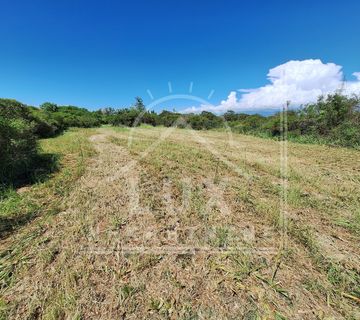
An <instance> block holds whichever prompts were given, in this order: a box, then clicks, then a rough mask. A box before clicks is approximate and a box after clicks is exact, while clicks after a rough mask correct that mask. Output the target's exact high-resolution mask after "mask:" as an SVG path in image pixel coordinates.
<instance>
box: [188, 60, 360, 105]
mask: <svg viewBox="0 0 360 320" xmlns="http://www.w3.org/2000/svg"><path fill="white" fill-rule="evenodd" d="M353 76H354V77H355V78H356V79H357V80H356V81H347V82H344V81H343V78H344V75H343V72H342V67H341V66H339V65H336V64H334V63H322V62H321V60H319V59H316V60H313V59H309V60H302V61H288V62H286V63H284V64H282V65H279V66H277V67H275V68H273V69H270V71H269V73H268V74H267V78H268V80H269V81H270V83H269V84H267V85H265V86H263V87H260V88H256V89H241V90H238V91H239V92H240V93H241V95H240V97H239V98H238V96H237V92H235V91H232V92H230V94H229V96H228V98H227V99H226V100H223V101H221V103H220V104H219V105H216V106H213V105H201V106H199V107H191V108H187V109H185V110H184V112H201V111H204V110H207V111H212V112H224V111H226V110H236V111H257V110H278V109H279V108H280V107H281V106H283V105H284V104H285V103H286V101H290V102H291V105H292V106H300V105H303V104H307V103H310V102H314V101H316V100H317V98H318V97H319V96H320V95H322V94H328V93H332V92H335V91H336V90H338V89H340V88H343V89H344V93H345V94H348V95H351V94H360V72H355V73H353Z"/></svg>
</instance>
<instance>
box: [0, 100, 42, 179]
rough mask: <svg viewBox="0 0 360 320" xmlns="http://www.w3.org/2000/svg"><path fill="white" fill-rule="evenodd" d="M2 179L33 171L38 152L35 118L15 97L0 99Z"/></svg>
mask: <svg viewBox="0 0 360 320" xmlns="http://www.w3.org/2000/svg"><path fill="white" fill-rule="evenodd" d="M0 150H1V153H0V183H1V184H6V183H10V182H12V181H14V180H15V179H19V178H23V177H26V176H28V175H29V174H30V171H31V167H32V165H33V162H34V160H35V158H36V155H37V144H36V136H35V134H34V122H32V117H31V114H30V112H29V110H28V109H27V108H26V107H25V106H24V105H22V104H21V103H19V102H17V101H15V100H8V99H0Z"/></svg>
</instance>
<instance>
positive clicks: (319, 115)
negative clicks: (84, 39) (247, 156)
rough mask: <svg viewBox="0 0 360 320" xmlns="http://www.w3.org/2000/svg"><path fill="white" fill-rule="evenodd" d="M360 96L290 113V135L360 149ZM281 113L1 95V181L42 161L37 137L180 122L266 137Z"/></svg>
mask: <svg viewBox="0 0 360 320" xmlns="http://www.w3.org/2000/svg"><path fill="white" fill-rule="evenodd" d="M359 105H360V100H359V98H358V97H355V96H354V97H347V96H344V95H342V94H341V93H335V94H330V95H327V96H321V97H319V99H318V101H317V102H316V103H312V104H308V105H306V106H304V107H302V108H300V109H297V110H288V111H286V116H287V117H286V118H287V127H288V138H289V139H290V140H295V141H299V142H308V143H309V142H310V143H319V142H320V143H326V144H332V145H339V146H346V147H355V148H359V147H360V108H359ZM280 118H281V113H280V112H278V113H275V114H273V115H270V116H263V115H260V114H252V115H249V114H245V113H236V112H234V111H227V112H225V113H224V114H223V115H216V114H213V113H211V112H208V111H203V112H201V113H200V114H182V113H178V112H175V111H166V110H164V111H162V112H160V113H156V112H154V111H149V110H146V107H145V105H144V103H143V100H142V99H141V98H139V97H137V98H136V99H135V103H134V105H133V106H131V107H128V108H119V109H115V108H111V107H108V108H103V109H100V110H97V111H89V110H87V109H85V108H79V107H76V106H59V105H57V104H55V103H50V102H46V103H43V104H42V105H41V106H40V108H35V107H32V106H27V105H25V104H23V103H21V102H18V101H16V100H12V99H0V184H2V183H7V182H9V181H10V182H11V181H14V179H17V178H18V177H19V176H20V177H22V176H25V177H26V176H27V175H28V174H29V172H31V170H32V168H33V163H36V162H38V161H39V159H38V156H39V152H38V151H39V150H38V144H37V139H39V138H50V137H53V136H55V135H58V134H61V133H62V132H63V131H64V130H66V129H68V128H70V127H82V128H90V127H98V126H101V125H105V124H107V125H113V126H126V127H132V126H139V125H141V124H146V125H151V126H164V127H170V126H177V127H179V128H192V129H195V130H209V129H216V130H221V129H223V128H224V127H228V128H230V129H231V130H232V131H233V132H237V133H243V134H252V135H257V136H262V137H271V138H278V137H280V135H281V130H282V128H281V125H280V124H281V121H280Z"/></svg>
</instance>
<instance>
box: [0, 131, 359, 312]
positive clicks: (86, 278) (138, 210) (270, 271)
mask: <svg viewBox="0 0 360 320" xmlns="http://www.w3.org/2000/svg"><path fill="white" fill-rule="evenodd" d="M89 138H90V140H89ZM42 147H43V150H44V152H47V153H53V154H59V155H61V156H60V159H61V160H60V168H59V171H58V172H57V173H54V174H53V175H52V177H50V179H48V180H46V181H44V182H39V183H38V184H36V185H33V186H31V187H29V188H28V189H26V190H25V191H24V192H20V194H19V193H18V192H15V191H12V192H11V193H9V195H8V197H7V198H4V199H3V200H2V202H1V203H0V206H1V207H0V208H2V209H1V212H2V213H1V214H3V216H4V217H8V218H10V217H11V219H13V218H14V217H17V216H19V215H20V216H22V215H23V216H26V217H28V218H27V219H28V220H27V223H22V226H21V227H20V226H14V227H12V228H10V229H9V230H7V232H6V233H5V234H4V238H3V240H2V243H1V249H2V254H1V270H0V271H1V273H0V276H1V281H2V282H1V288H2V289H1V293H2V296H3V298H2V303H1V305H0V308H2V309H1V310H2V317H3V318H16V317H17V318H31V319H94V318H103V319H114V318H125V319H145V318H146V319H295V318H298V319H333V318H340V319H341V318H344V319H357V318H358V316H359V309H358V306H359V298H360V293H359V284H360V280H359V254H360V252H359V234H360V233H359V226H360V221H359V215H360V211H359V207H360V196H359V195H360V193H359V191H360V187H359V186H360V164H359V155H360V153H359V151H356V150H349V149H343V148H330V147H324V146H316V145H301V144H295V143H289V144H288V166H287V176H286V177H283V176H282V171H281V168H280V163H281V161H280V160H281V159H280V144H279V143H278V142H276V141H271V140H265V139H261V138H256V137H250V136H243V135H238V134H230V133H224V132H216V131H192V130H187V129H186V130H185V129H173V128H170V129H167V128H150V127H146V128H136V129H128V128H109V127H107V128H101V129H97V130H90V129H89V130H75V131H70V132H67V133H66V134H65V135H64V136H60V137H58V138H55V139H48V140H44V141H42ZM284 178H285V179H284ZM284 182H286V185H284ZM284 188H285V189H284ZM284 192H285V195H286V198H284V197H283V195H284ZM4 208H5V209H4ZM13 220H14V219H13Z"/></svg>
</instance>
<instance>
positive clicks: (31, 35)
mask: <svg viewBox="0 0 360 320" xmlns="http://www.w3.org/2000/svg"><path fill="white" fill-rule="evenodd" d="M0 9H1V10H0V39H1V41H0V72H1V76H0V96H1V97H10V98H15V99H17V100H20V101H22V102H24V103H27V104H32V105H39V104H40V103H42V102H44V101H53V102H56V103H58V104H73V105H79V106H84V107H88V108H90V109H96V108H100V107H103V106H114V107H121V106H127V105H129V104H131V103H132V102H133V99H134V97H135V96H142V97H143V98H144V100H145V102H146V103H150V102H151V99H150V97H149V96H148V94H147V93H146V92H147V90H148V89H150V90H151V92H152V94H153V96H154V97H155V98H161V97H164V96H166V95H168V94H169V93H168V82H169V81H171V84H172V90H173V93H179V94H186V93H188V91H189V84H190V83H191V82H193V92H192V94H193V95H196V96H199V97H201V98H204V99H207V97H208V95H209V93H210V91H211V90H213V89H214V90H215V92H214V94H213V95H212V97H211V99H210V103H211V104H213V105H214V106H218V105H221V101H222V100H226V99H227V97H228V96H229V95H231V92H236V90H238V89H244V88H245V89H246V88H261V87H263V86H264V85H266V84H268V83H269V81H268V80H267V74H268V73H269V70H270V69H272V68H275V67H277V66H279V65H283V64H285V63H287V62H288V61H291V60H300V61H308V59H321V61H322V63H323V64H327V63H334V64H336V65H337V66H342V67H343V73H342V71H339V70H338V71H337V72H338V74H334V73H331V71H330V73H331V74H330V77H338V76H339V74H340V75H341V76H343V75H345V76H346V79H349V80H354V79H355V78H354V76H352V73H354V72H359V71H360V23H359V20H358V17H359V12H360V1H356V0H345V1H321V0H318V1H313V0H312V1H308V0H303V1H289V0H288V1H276V0H275V1H259V0H255V1H232V0H230V1H229V0H222V1H220V0H211V1H196V0H193V1H189V0H182V1H171V0H169V1H160V0H156V1H153V0H148V1H145V0H142V1H140V0H131V1H91V0H87V1H80V0H61V1H59V0H58V1H48V0H47V1H45V0H33V1H30V0H28V1H26V0H23V1H18V0H0ZM306 65H307V66H308V63H306ZM315 65H317V66H319V64H315ZM285 66H286V70H288V68H287V66H288V65H285ZM291 70H292V71H286V72H297V71H296V70H303V64H299V65H297V66H296V67H295V69H294V68H293V66H292V68H291ZM294 70H295V71H294ZM308 70H309V72H310V71H311V70H313V69H312V67H308ZM332 70H334V68H333V66H332ZM281 72H282V71H281ZM324 72H325V71H324ZM335 73H336V72H335ZM281 74H282V73H281ZM326 74H327V73H326ZM359 80H360V78H359ZM351 85H353V84H351ZM237 94H239V95H241V93H237ZM281 98H282V97H281ZM237 99H241V98H240V96H238V98H237ZM226 101H230V100H226ZM226 101H224V102H226ZM251 101H255V102H254V103H255V104H256V103H257V102H256V101H258V100H256V99H255V100H251ZM301 101H302V100H301ZM301 101H300V102H301ZM300 102H299V103H300ZM236 103H237V102H236ZM249 103H250V102H249ZM251 103H253V102H251ZM274 103H276V102H274ZM198 105H199V103H198V102H196V101H181V100H174V101H169V102H167V103H166V104H161V105H158V106H156V109H157V110H159V109H161V108H164V107H169V108H172V107H175V108H180V109H181V107H194V106H195V107H198ZM225 105H226V104H225ZM239 108H240V107H239ZM258 108H262V109H266V107H265V106H263V105H261V106H260V104H259V106H258ZM222 109H224V108H222ZM222 109H221V110H222ZM221 110H220V111H221ZM215 111H216V110H215Z"/></svg>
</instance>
